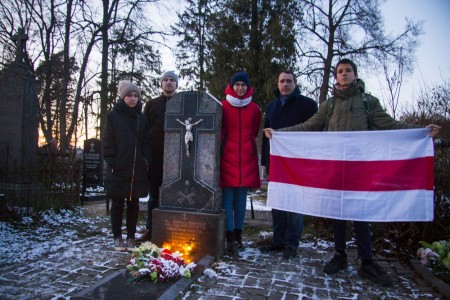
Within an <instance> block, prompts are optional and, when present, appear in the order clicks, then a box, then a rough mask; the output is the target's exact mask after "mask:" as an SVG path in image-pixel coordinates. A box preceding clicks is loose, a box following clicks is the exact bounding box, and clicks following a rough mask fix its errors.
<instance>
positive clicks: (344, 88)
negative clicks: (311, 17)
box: [264, 58, 440, 286]
mask: <svg viewBox="0 0 450 300" xmlns="http://www.w3.org/2000/svg"><path fill="white" fill-rule="evenodd" d="M335 77H336V81H337V83H336V84H335V86H334V88H333V94H334V97H333V99H331V98H330V99H331V100H330V99H329V100H328V101H325V102H323V103H322V104H321V105H320V107H319V111H318V113H317V114H315V115H314V116H313V117H312V118H311V119H309V120H308V121H306V122H304V123H302V124H297V125H295V126H291V127H286V128H282V129H279V130H280V131H322V130H326V131H361V130H372V129H377V130H388V129H407V128H416V127H418V126H416V125H411V124H407V123H404V122H400V121H396V120H395V119H394V118H392V117H391V116H390V115H389V114H387V113H386V111H385V110H384V109H383V108H382V106H381V104H380V102H379V100H378V99H377V98H375V97H373V96H371V95H368V94H365V86H364V82H363V81H362V80H361V79H359V78H358V72H357V68H356V65H355V63H354V62H353V61H351V60H349V59H345V58H344V59H342V60H340V61H339V62H338V63H337V65H336V69H335ZM330 101H331V102H330ZM365 102H366V103H365ZM426 127H427V128H430V129H431V132H430V136H432V137H434V136H435V135H436V134H437V133H438V132H439V129H440V127H439V126H437V125H433V124H431V125H428V126H426ZM272 131H273V129H272V128H264V134H265V136H266V137H267V138H270V137H271V136H272ZM368 151H370V149H368ZM318 180H320V178H318ZM346 224H347V221H345V220H333V233H334V245H335V250H336V253H335V255H334V257H333V258H332V259H331V261H330V262H328V263H327V264H326V265H325V267H324V272H325V273H328V274H335V273H338V272H339V271H341V270H344V269H346V268H347V266H348V263H347V255H346V253H345V249H346ZM353 229H354V232H355V238H356V244H357V246H358V256H359V258H360V259H361V267H360V269H359V271H358V274H359V275H360V276H361V277H364V278H367V279H370V280H372V281H373V282H375V283H378V284H381V285H383V286H390V285H392V279H391V278H390V277H389V276H388V275H387V274H386V272H385V271H384V270H383V269H382V268H381V267H380V266H379V265H378V264H377V263H376V262H374V261H373V250H372V238H371V231H370V225H369V223H368V222H361V221H353Z"/></svg>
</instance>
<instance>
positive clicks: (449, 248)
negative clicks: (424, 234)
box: [417, 240, 450, 283]
mask: <svg viewBox="0 0 450 300" xmlns="http://www.w3.org/2000/svg"><path fill="white" fill-rule="evenodd" d="M419 243H420V245H422V248H419V249H418V250H417V256H418V257H419V258H420V262H421V263H422V264H424V265H428V266H430V267H431V268H432V269H433V271H434V273H435V274H436V275H438V276H439V277H440V278H441V279H443V280H444V281H445V282H447V283H450V240H449V241H437V242H433V243H431V244H429V243H426V242H424V241H420V242H419Z"/></svg>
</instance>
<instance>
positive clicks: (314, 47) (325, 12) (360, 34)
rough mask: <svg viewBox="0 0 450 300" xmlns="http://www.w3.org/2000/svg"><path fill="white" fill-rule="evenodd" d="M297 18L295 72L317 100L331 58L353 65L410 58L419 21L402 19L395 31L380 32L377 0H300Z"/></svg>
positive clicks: (324, 95)
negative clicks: (348, 60) (297, 68)
mask: <svg viewBox="0 0 450 300" xmlns="http://www.w3.org/2000/svg"><path fill="white" fill-rule="evenodd" d="M301 5H302V11H303V14H302V15H301V16H300V17H299V18H298V24H299V34H298V41H299V42H298V50H299V55H300V57H301V58H302V63H301V72H300V75H302V76H304V77H305V78H306V80H309V82H310V84H311V86H312V87H313V91H312V92H313V93H315V94H318V95H319V101H320V102H323V101H325V100H326V98H327V94H328V91H329V89H330V77H331V75H332V74H333V67H332V66H333V63H335V62H336V60H337V59H340V58H342V57H349V58H352V59H357V60H358V64H359V65H366V66H372V67H373V66H379V65H380V61H381V62H382V61H384V60H386V59H388V60H389V61H391V62H392V61H395V62H396V63H399V64H401V65H402V66H404V71H408V70H407V69H406V67H407V66H412V64H410V63H409V62H410V61H411V60H412V59H413V58H414V54H415V49H416V47H417V39H418V37H419V36H420V34H422V22H412V21H408V20H407V22H406V28H405V30H404V31H403V32H402V33H400V34H398V35H395V36H390V35H387V34H385V33H384V29H383V19H382V16H381V12H380V9H379V7H380V1H379V0H319V1H318V0H303V1H302V4H301Z"/></svg>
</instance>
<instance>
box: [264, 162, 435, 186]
mask: <svg viewBox="0 0 450 300" xmlns="http://www.w3.org/2000/svg"><path fill="white" fill-rule="evenodd" d="M269 180H270V181H274V182H280V183H287V184H295V185H300V186H307V187H313V188H321V189H330V190H343V191H395V190H419V189H425V190H433V185H434V157H421V158H414V159H408V160H388V161H336V160H317V159H302V158H288V157H283V156H277V155H271V156H270V177H269Z"/></svg>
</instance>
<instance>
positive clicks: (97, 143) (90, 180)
mask: <svg viewBox="0 0 450 300" xmlns="http://www.w3.org/2000/svg"><path fill="white" fill-rule="evenodd" d="M101 151H102V141H101V140H99V139H88V140H85V141H84V149H83V199H84V200H88V199H89V198H91V197H87V196H86V191H87V192H88V193H89V195H90V196H98V192H93V191H98V190H99V189H100V188H103V158H102V152H101ZM92 194H95V195H92Z"/></svg>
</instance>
